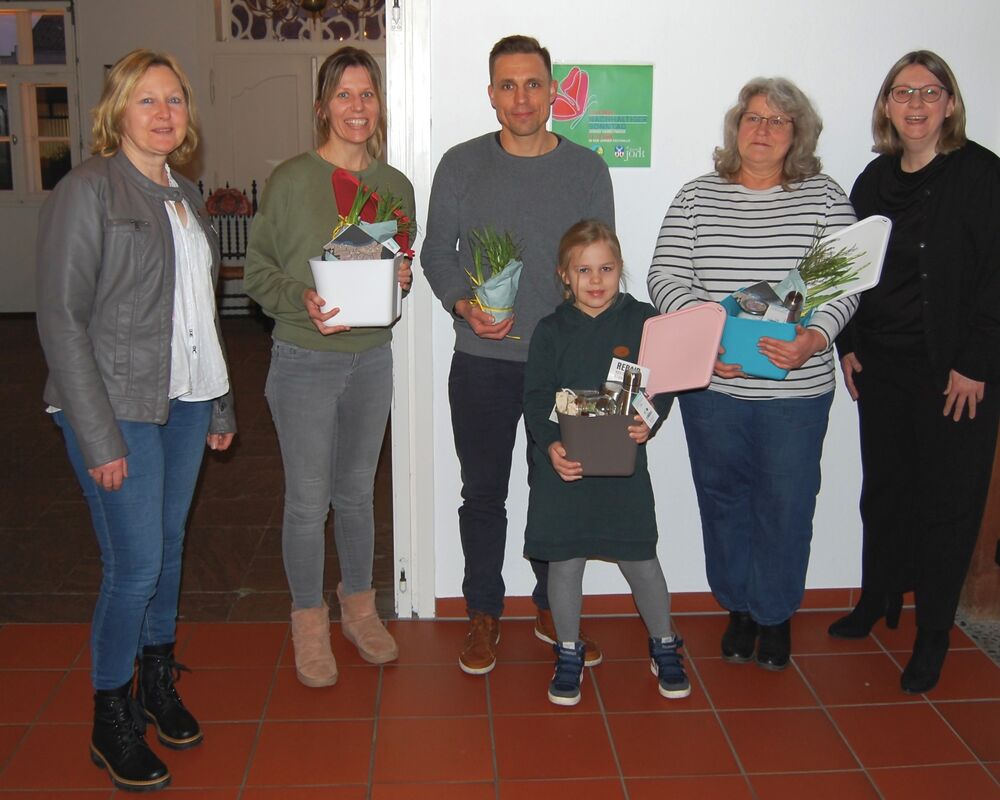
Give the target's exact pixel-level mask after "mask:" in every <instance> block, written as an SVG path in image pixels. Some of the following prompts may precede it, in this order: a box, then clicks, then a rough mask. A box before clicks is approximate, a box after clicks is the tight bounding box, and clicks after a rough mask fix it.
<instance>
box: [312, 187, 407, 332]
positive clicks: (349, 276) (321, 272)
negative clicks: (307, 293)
mask: <svg viewBox="0 0 1000 800" xmlns="http://www.w3.org/2000/svg"><path fill="white" fill-rule="evenodd" d="M332 183H333V193H334V196H335V197H336V200H337V213H338V219H337V222H336V225H335V227H334V229H333V233H332V235H331V238H330V241H329V242H327V243H326V244H325V245H324V246H323V252H322V254H321V255H320V256H319V257H317V258H310V259H309V266H310V268H311V269H312V274H313V280H314V281H315V283H316V291H317V292H319V294H320V296H321V297H322V298H323V299H324V300H325V301H326V303H325V305H324V306H323V311H324V312H327V311H329V310H330V309H332V308H338V307H339V308H340V313H339V314H336V315H335V316H334V317H332V318H331V319H329V320H328V321H327V322H326V324H327V325H329V326H331V327H332V326H336V325H351V326H385V325H391V324H392V323H393V322H395V321H396V319H398V318H399V315H400V313H401V306H402V291H401V290H400V288H399V283H398V281H397V277H396V276H397V273H398V271H399V262H400V260H402V259H403V258H412V257H413V252H412V251H411V250H410V236H411V234H412V232H413V222H412V220H410V219H409V218H408V217H407V216H406V215H405V214H404V213H403V210H402V204H401V202H400V201H399V200H398V199H397V198H394V197H392V196H391V195H390V194H388V193H386V192H383V193H382V194H378V193H376V192H375V191H373V190H372V189H371V188H370V187H368V186H365V185H364V184H362V183H361V182H360V181H359V180H358V179H357V178H356V177H354V175H352V174H351V173H350V172H347V171H346V170H343V169H336V170H334V172H333V177H332Z"/></svg>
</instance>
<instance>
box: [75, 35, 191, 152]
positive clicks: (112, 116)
mask: <svg viewBox="0 0 1000 800" xmlns="http://www.w3.org/2000/svg"><path fill="white" fill-rule="evenodd" d="M150 67H166V68H167V69H169V70H171V71H172V72H173V73H174V75H176V76H177V80H178V81H179V82H180V84H181V91H183V92H184V104H185V105H186V106H187V114H188V125H187V132H186V133H185V134H184V141H182V142H181V143H180V145H179V146H178V147H177V149H176V150H174V151H173V152H172V153H171V154H170V155H169V156H168V157H167V160H168V161H169V162H170V163H171V164H183V163H185V162H186V161H189V160H190V159H191V156H193V155H194V152H195V150H197V149H198V113H197V111H196V110H195V107H194V92H193V91H192V89H191V81H189V80H188V77H187V75H185V74H184V70H182V69H181V66H180V64H178V63H177V59H175V58H174V57H173V56H172V55H170V54H169V53H158V52H156V51H155V50H145V49H139V50H133V51H132V52H131V53H128V54H127V55H124V56H122V57H121V58H120V59H119V60H118V62H117V63H116V64H115V65H114V66H113V67H112V68H111V71H110V72H109V73H108V77H107V79H106V80H105V81H104V91H103V92H102V93H101V99H100V101H99V102H98V104H97V105H96V106H95V107H94V110H93V112H91V113H92V115H93V118H94V124H93V127H92V129H91V138H92V139H93V144H92V145H91V147H90V152H91V153H93V154H94V155H102V156H104V157H105V158H107V157H110V156H113V155H114V154H115V153H117V152H118V151H119V150H120V149H121V146H122V131H121V126H122V117H124V116H125V108H126V106H127V105H128V99H129V97H131V95H132V92H133V90H134V89H135V85H136V84H137V83H138V82H139V81H140V80H141V79H142V76H143V75H145V74H146V72H147V70H149V68H150Z"/></svg>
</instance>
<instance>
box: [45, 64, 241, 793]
mask: <svg viewBox="0 0 1000 800" xmlns="http://www.w3.org/2000/svg"><path fill="white" fill-rule="evenodd" d="M195 123H196V118H195V111H194V107H193V105H192V97H191V85H190V83H189V82H188V79H187V78H186V77H185V75H184V73H183V72H182V71H181V69H180V67H179V66H178V64H177V62H176V61H175V60H174V59H173V57H172V56H169V55H166V54H161V53H154V52H152V51H149V50H135V51H133V52H131V53H129V54H128V55H126V56H125V57H124V58H122V59H121V60H120V61H119V62H118V63H117V64H115V66H114V67H113V68H112V70H111V72H110V74H109V75H108V79H107V81H106V84H105V87H104V92H103V95H102V97H101V100H100V103H99V104H98V106H97V108H96V109H95V110H94V125H93V148H92V152H93V153H94V156H93V157H92V158H90V159H89V160H87V161H86V162H84V163H83V164H81V165H79V166H78V167H76V168H75V169H74V170H73V171H72V172H70V173H69V174H68V175H67V176H66V177H65V178H63V179H62V180H61V181H60V182H59V184H58V185H57V186H56V188H55V189H54V190H53V192H52V194H51V195H50V196H49V198H48V199H47V200H46V202H45V204H44V205H43V206H42V209H41V214H40V218H39V226H38V230H39V241H38V248H37V253H38V264H37V289H38V331H39V335H40V337H41V342H42V347H43V348H44V350H45V358H46V361H47V363H48V367H49V378H48V382H47V383H46V386H45V395H44V397H45V401H46V402H47V403H48V404H49V409H48V410H49V412H50V413H52V414H53V417H54V419H55V422H56V424H57V425H58V426H59V427H60V428H61V429H62V432H63V435H64V437H65V440H66V449H67V451H68V453H69V458H70V461H71V462H72V465H73V468H74V471H75V472H76V474H77V478H78V479H79V481H80V484H81V486H82V487H83V493H84V496H85V497H86V498H87V503H88V504H89V506H90V512H91V518H92V521H93V525H94V530H95V533H96V534H97V540H98V543H99V545H100V549H101V561H102V563H103V575H102V580H101V590H100V594H99V595H98V599H97V606H96V608H95V610H94V618H93V625H92V629H91V659H92V667H91V678H92V681H93V685H94V691H95V694H94V727H93V734H92V737H91V745H90V753H91V758H92V759H93V761H94V763H95V764H97V765H98V766H101V767H104V768H106V769H107V770H108V773H109V774H110V776H111V779H112V781H113V783H114V784H115V785H116V786H118V787H119V788H121V789H125V790H131V791H146V790H150V789H156V788H161V787H163V786H165V785H167V784H168V783H169V782H170V772H169V770H168V769H167V767H166V765H164V764H163V762H162V761H160V759H159V758H158V757H157V756H156V755H155V754H154V753H153V751H152V750H151V749H150V748H149V747H148V745H147V744H146V742H145V739H144V737H143V733H144V730H143V729H144V728H145V725H144V724H142V723H140V722H138V721H137V720H140V719H142V718H143V715H144V717H145V718H148V719H150V720H152V721H153V723H154V724H155V726H156V731H157V736H158V738H159V740H160V741H161V742H162V743H163V744H164V745H166V746H167V747H172V748H175V749H183V748H186V747H192V746H194V745H197V744H199V743H200V742H201V740H202V733H201V730H200V727H199V725H198V722H197V720H195V718H194V717H193V716H192V715H191V713H190V712H189V711H188V710H187V709H186V708H185V707H184V704H183V703H182V702H181V700H180V698H179V697H178V695H177V691H176V688H175V686H174V676H175V675H176V674H177V670H178V669H182V668H183V667H182V665H180V664H178V663H177V662H176V661H174V658H173V651H174V640H175V631H176V618H177V602H178V595H179V592H180V574H181V552H182V548H183V541H184V525H185V521H186V518H187V514H188V509H189V507H190V504H191V497H192V495H193V493H194V488H195V483H196V481H197V478H198V472H199V469H200V466H201V458H202V454H203V453H204V448H205V444H206V443H207V445H208V447H210V448H212V449H213V450H225V449H226V448H228V447H229V445H230V444H231V442H232V440H233V436H234V433H235V430H236V424H235V422H236V420H235V416H234V414H233V408H232V402H231V397H230V388H229V376H228V371H227V368H226V363H225V357H224V353H223V349H222V337H221V332H220V330H219V324H218V315H217V313H216V308H215V292H214V287H215V280H216V277H217V274H218V266H219V247H218V240H217V237H216V235H215V232H214V231H213V230H212V228H211V226H210V225H209V223H208V220H207V219H206V218H205V216H204V214H203V210H202V202H201V199H200V195H199V193H198V190H197V189H196V188H195V187H194V186H193V185H192V184H191V183H190V182H189V181H188V180H186V179H185V178H184V177H182V176H180V175H175V174H174V173H172V172H171V170H170V167H169V166H168V161H169V162H171V163H174V164H179V163H182V162H184V161H185V160H186V159H188V158H189V157H190V156H191V154H192V153H193V152H194V150H195V148H196V147H197V145H198V135H197V131H196V129H195ZM137 658H138V661H139V671H138V681H137V682H136V683H137V686H136V689H135V692H134V693H133V691H132V684H133V672H134V670H135V662H136V659H137ZM135 712H141V713H135Z"/></svg>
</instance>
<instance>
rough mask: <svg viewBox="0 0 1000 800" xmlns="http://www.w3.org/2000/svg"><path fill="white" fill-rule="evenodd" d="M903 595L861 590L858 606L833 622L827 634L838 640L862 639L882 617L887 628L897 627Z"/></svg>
mask: <svg viewBox="0 0 1000 800" xmlns="http://www.w3.org/2000/svg"><path fill="white" fill-rule="evenodd" d="M902 608H903V595H902V594H901V593H897V592H876V591H872V590H871V589H862V590H861V597H859V598H858V604H857V605H856V606H855V607H854V609H853V610H852V611H851V613H850V614H848V615H846V616H843V617H841V618H840V619H838V620H836V621H835V622H833V623H832V624H831V625H830V627H829V628H827V633H829V634H830V635H831V636H835V637H836V638H838V639H864V638H865V637H866V636H867V635H868V634H869V633H871V630H872V627H873V626H874V625H875V623H876V622H878V621H879V620H880V619H882V617H885V624H886V627H888V628H893V629H895V628H896V626H897V625H899V613H900V611H901V610H902Z"/></svg>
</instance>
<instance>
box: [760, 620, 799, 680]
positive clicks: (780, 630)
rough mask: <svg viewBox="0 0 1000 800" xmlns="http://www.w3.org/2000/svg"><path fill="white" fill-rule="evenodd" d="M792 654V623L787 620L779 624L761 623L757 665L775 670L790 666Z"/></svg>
mask: <svg viewBox="0 0 1000 800" xmlns="http://www.w3.org/2000/svg"><path fill="white" fill-rule="evenodd" d="M791 655H792V623H791V620H787V619H786V620H785V621H784V622H782V623H780V624H778V625H761V626H760V641H758V643H757V666H759V667H763V668H764V669H769V670H772V671H774V672H778V671H779V670H783V669H784V668H785V667H787V666H788V659H789V658H791Z"/></svg>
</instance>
